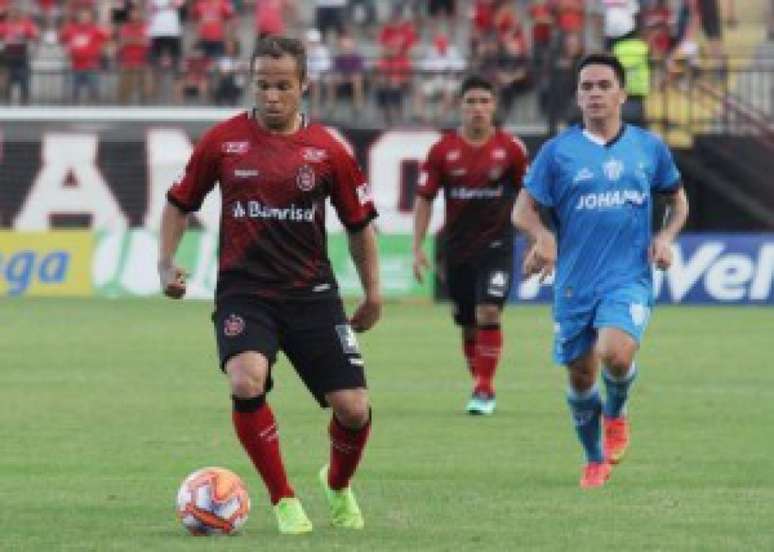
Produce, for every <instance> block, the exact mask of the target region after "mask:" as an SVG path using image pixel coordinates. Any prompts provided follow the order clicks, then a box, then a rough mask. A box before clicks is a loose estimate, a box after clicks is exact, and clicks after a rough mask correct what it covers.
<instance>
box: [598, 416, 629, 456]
mask: <svg viewBox="0 0 774 552" xmlns="http://www.w3.org/2000/svg"><path fill="white" fill-rule="evenodd" d="M602 426H603V428H604V430H605V460H607V461H608V462H610V463H611V464H618V463H619V462H620V461H621V460H623V457H624V454H626V449H627V448H628V447H629V420H628V419H627V418H626V416H621V417H619V418H608V417H607V416H604V417H603V419H602Z"/></svg>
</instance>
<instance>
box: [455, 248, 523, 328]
mask: <svg viewBox="0 0 774 552" xmlns="http://www.w3.org/2000/svg"><path fill="white" fill-rule="evenodd" d="M512 276H513V247H512V246H510V245H509V246H508V247H507V248H505V247H496V248H492V249H491V250H488V251H486V252H484V253H483V254H482V255H480V256H479V257H478V258H476V259H474V260H471V261H469V262H465V263H462V264H457V265H455V264H450V265H449V266H448V268H447V269H446V283H447V285H448V286H449V297H450V298H451V300H452V301H453V303H454V321H455V322H456V323H457V325H459V326H475V325H476V306H477V305H497V306H499V307H501V308H502V306H503V304H504V303H505V301H506V300H507V299H508V292H509V291H510V289H511V281H512V280H513V278H512Z"/></svg>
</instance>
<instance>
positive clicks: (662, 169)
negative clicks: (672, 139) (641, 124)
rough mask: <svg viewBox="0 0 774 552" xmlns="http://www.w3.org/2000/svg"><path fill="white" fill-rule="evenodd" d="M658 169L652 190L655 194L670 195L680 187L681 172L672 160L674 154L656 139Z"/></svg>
mask: <svg viewBox="0 0 774 552" xmlns="http://www.w3.org/2000/svg"><path fill="white" fill-rule="evenodd" d="M655 158H656V168H655V171H654V177H653V182H652V183H651V189H652V190H653V191H655V192H662V193H670V192H674V191H675V190H677V188H678V187H679V186H680V171H679V170H678V169H677V166H676V165H675V161H674V159H673V158H672V152H670V151H669V148H668V147H667V145H666V144H665V143H664V142H663V141H662V140H660V139H658V138H657V139H656V152H655Z"/></svg>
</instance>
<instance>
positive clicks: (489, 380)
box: [474, 324, 503, 397]
mask: <svg viewBox="0 0 774 552" xmlns="http://www.w3.org/2000/svg"><path fill="white" fill-rule="evenodd" d="M502 348H503V334H502V330H501V329H500V325H499V324H488V325H485V326H479V328H478V331H477V332H476V359H475V366H476V388H475V390H474V393H476V394H481V395H485V396H488V397H493V396H494V394H495V391H494V377H495V372H496V371H497V365H498V363H499V362H500V354H501V353H502Z"/></svg>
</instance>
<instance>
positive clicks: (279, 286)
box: [159, 37, 381, 534]
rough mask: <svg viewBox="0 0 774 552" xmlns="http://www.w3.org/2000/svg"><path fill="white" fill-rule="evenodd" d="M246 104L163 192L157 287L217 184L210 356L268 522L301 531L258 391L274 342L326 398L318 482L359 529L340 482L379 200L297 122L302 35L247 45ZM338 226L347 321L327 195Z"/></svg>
mask: <svg viewBox="0 0 774 552" xmlns="http://www.w3.org/2000/svg"><path fill="white" fill-rule="evenodd" d="M252 79H253V83H252V84H253V86H254V89H255V108H254V109H253V110H252V112H249V113H248V112H245V113H242V114H240V115H237V116H236V117H234V118H232V119H229V120H227V121H225V122H223V123H220V124H218V125H216V126H215V127H213V128H212V129H210V130H209V131H208V132H207V133H206V134H205V135H204V136H203V137H202V139H201V140H200V141H199V143H198V144H197V146H196V148H195V150H194V152H193V154H192V156H191V158H190V160H189V162H188V164H187V166H186V170H185V174H184V175H183V177H182V178H181V179H180V180H179V181H178V182H175V183H174V185H173V186H172V187H171V188H170V190H169V192H168V193H167V199H168V203H167V205H166V206H165V209H164V213H163V215H162V224H161V240H160V241H161V243H160V251H159V275H160V279H161V287H162V289H163V291H164V293H165V294H166V295H168V296H170V297H173V298H180V297H182V296H183V295H184V294H185V274H184V272H183V270H182V269H181V268H179V267H178V266H176V265H175V264H174V260H173V259H174V253H175V251H176V249H177V246H178V244H179V242H180V239H181V237H182V235H183V232H184V230H185V228H186V224H187V214H188V213H189V212H192V211H195V210H197V209H198V208H199V207H200V206H201V203H202V201H203V199H204V197H205V196H206V195H207V193H208V192H210V190H211V189H212V188H213V187H214V185H215V183H216V182H218V183H219V185H220V191H221V195H222V199H223V201H222V203H223V207H222V213H221V223H220V254H219V255H220V258H219V267H218V281H217V287H216V292H215V312H214V313H213V316H212V319H213V322H214V325H215V334H216V339H217V344H218V353H219V357H220V365H221V369H222V370H223V372H224V373H225V374H226V375H227V377H228V380H229V383H230V387H231V394H232V398H233V413H232V421H233V425H234V429H235V431H236V434H237V436H238V438H239V440H240V442H241V443H242V446H243V447H244V449H245V452H246V453H247V454H248V456H249V457H250V459H251V460H252V462H253V464H254V465H255V467H256V468H257V470H258V472H259V473H260V475H261V478H262V479H263V481H264V483H265V485H266V488H267V490H268V493H269V496H270V499H271V502H272V504H273V505H274V507H273V509H274V513H275V515H276V517H277V523H278V527H279V531H280V532H281V533H285V534H299V533H305V532H308V531H311V530H312V524H311V522H310V521H309V519H308V517H307V515H306V513H305V512H304V509H303V508H302V506H301V502H300V501H299V500H298V498H297V497H296V495H295V492H294V490H293V488H292V487H291V485H290V483H289V481H288V477H287V474H286V473H285V468H284V466H283V461H282V456H281V454H280V446H279V433H278V430H277V424H276V422H275V420H274V416H273V414H272V410H271V408H270V407H269V404H268V402H267V400H266V393H268V391H270V390H271V388H272V383H273V381H272V366H273V364H274V361H275V358H276V354H277V351H278V350H281V351H283V352H284V353H285V355H286V356H287V357H288V359H289V360H290V363H291V364H292V365H293V367H294V368H295V370H296V371H297V372H298V374H299V376H300V377H301V379H302V380H303V382H304V384H305V385H306V386H307V388H308V389H309V391H310V392H311V393H312V395H314V397H315V398H316V399H317V401H318V402H319V404H320V405H321V406H330V407H331V408H332V409H333V416H332V417H331V420H330V425H329V434H330V461H329V464H328V465H326V466H324V467H323V469H322V470H321V471H320V474H319V476H320V481H321V484H322V487H323V491H324V494H325V496H326V499H327V502H328V505H329V507H330V512H331V518H332V524H333V525H334V526H336V527H344V528H353V529H359V528H362V527H363V524H364V522H363V516H362V513H361V511H360V508H359V507H358V504H357V502H356V500H355V497H354V495H353V493H352V489H351V487H350V485H349V483H350V480H351V478H352V476H353V474H354V472H355V469H356V468H357V466H358V463H359V461H360V458H361V455H362V453H363V449H364V447H365V444H366V441H367V439H368V435H369V430H370V427H371V414H370V407H369V401H368V394H367V391H366V381H365V375H364V365H363V360H362V358H361V355H360V350H359V348H358V343H357V340H356V338H355V335H354V333H353V330H354V331H358V332H359V331H366V330H368V329H369V328H371V327H372V326H373V325H374V324H375V323H376V321H377V320H378V319H379V315H380V312H381V295H380V288H379V280H378V262H377V248H376V238H375V233H374V229H373V227H372V225H371V221H372V220H373V219H374V217H376V210H375V209H374V205H373V203H372V201H371V197H370V193H369V189H368V184H367V183H366V181H365V178H364V176H363V174H362V173H361V171H360V169H359V168H358V166H357V164H356V162H355V160H354V159H352V157H351V156H350V155H349V154H348V153H347V152H346V151H345V150H344V148H343V147H342V146H341V145H340V144H339V143H338V142H337V141H336V140H335V139H334V138H332V137H331V136H330V135H329V134H328V132H327V131H326V130H325V129H324V128H323V127H322V126H320V125H306V123H305V120H304V117H303V115H302V114H301V113H300V111H299V110H300V103H301V96H302V93H303V90H304V88H305V86H306V53H305V51H304V48H303V46H302V44H301V43H300V42H299V41H298V40H295V39H290V38H284V37H271V38H266V39H264V40H262V41H260V42H259V43H258V45H257V46H256V50H255V53H254V56H253V60H252ZM326 198H330V200H331V203H332V204H333V206H334V207H335V209H336V211H337V214H338V216H339V218H340V219H341V221H342V223H343V224H344V226H345V227H346V229H347V235H348V239H349V249H350V253H351V255H352V259H353V261H354V264H355V266H356V268H357V270H358V273H359V276H360V280H361V283H362V286H363V290H364V294H365V297H364V299H363V300H362V302H361V303H360V304H359V306H358V307H357V309H356V310H355V312H354V315H353V316H352V318H351V319H350V320H347V318H346V315H345V313H344V309H343V306H342V303H341V299H340V297H339V293H338V287H337V284H336V280H335V278H334V275H333V271H332V269H331V265H330V261H329V259H328V257H327V254H326V234H325V221H324V215H325V200H326Z"/></svg>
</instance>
